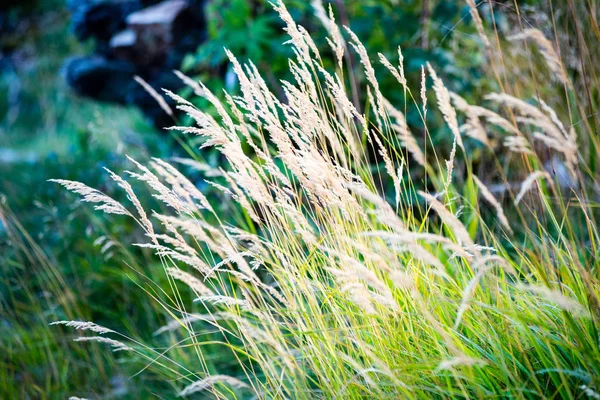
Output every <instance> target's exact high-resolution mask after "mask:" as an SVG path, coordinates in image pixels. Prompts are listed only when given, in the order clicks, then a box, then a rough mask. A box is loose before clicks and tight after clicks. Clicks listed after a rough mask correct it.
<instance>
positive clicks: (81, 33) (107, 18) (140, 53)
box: [65, 0, 207, 127]
mask: <svg viewBox="0 0 600 400" xmlns="http://www.w3.org/2000/svg"><path fill="white" fill-rule="evenodd" d="M204 3H205V1H204V0H164V1H155V0H109V1H103V0H70V1H69V4H70V8H71V9H72V10H73V27H74V30H75V32H76V33H77V35H78V37H79V38H80V39H86V38H90V37H93V38H95V39H96V44H97V48H96V55H94V56H89V57H81V58H77V59H73V60H70V61H69V62H68V63H67V64H66V65H65V75H66V79H67V82H68V83H69V85H70V86H72V87H73V88H74V89H75V91H76V92H77V93H79V94H80V95H83V96H87V97H91V98H94V99H98V100H102V101H109V102H116V103H120V104H133V105H136V106H138V107H139V108H141V109H142V111H143V112H144V114H145V115H146V116H147V117H148V118H149V119H150V120H151V121H152V122H153V123H154V124H155V125H156V126H158V127H163V126H166V125H171V124H172V123H173V121H172V120H171V117H169V116H168V115H166V114H165V113H164V111H163V110H162V109H161V108H160V107H159V106H158V104H156V101H155V100H154V99H153V98H152V97H151V96H150V95H148V93H146V92H145V91H144V89H143V88H142V87H141V86H140V85H138V84H137V83H136V82H135V81H134V80H133V77H134V76H135V75H139V76H141V77H142V78H144V80H146V81H147V82H148V83H149V84H150V85H151V86H152V87H154V88H155V89H156V90H157V91H158V92H160V89H161V88H168V89H170V90H178V89H179V88H181V86H182V84H181V82H180V81H179V80H178V79H177V78H176V77H175V76H174V75H173V73H172V70H173V69H178V68H179V67H180V63H181V60H182V59H183V57H184V56H185V55H186V54H188V53H190V52H193V51H195V50H196V48H197V46H198V45H199V44H201V43H202V42H203V41H204V40H206V36H207V34H206V23H205V19H204ZM169 101H170V100H169Z"/></svg>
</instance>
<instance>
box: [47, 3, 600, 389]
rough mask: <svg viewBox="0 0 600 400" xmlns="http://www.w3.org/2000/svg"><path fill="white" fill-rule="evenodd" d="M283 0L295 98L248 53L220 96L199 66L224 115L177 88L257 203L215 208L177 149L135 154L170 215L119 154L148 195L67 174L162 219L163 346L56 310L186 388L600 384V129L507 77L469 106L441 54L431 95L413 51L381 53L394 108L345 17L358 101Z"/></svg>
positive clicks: (234, 193)
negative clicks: (477, 155)
mask: <svg viewBox="0 0 600 400" xmlns="http://www.w3.org/2000/svg"><path fill="white" fill-rule="evenodd" d="M468 3H469V4H471V5H472V6H473V8H472V13H473V17H474V20H475V21H476V22H477V21H478V20H477V16H478V14H477V10H476V8H475V7H474V3H473V2H472V1H468ZM275 8H276V10H277V11H278V13H279V14H280V16H281V18H282V20H283V21H284V23H285V25H286V31H287V33H288V35H289V36H290V38H291V40H290V41H291V44H292V48H293V50H294V53H295V58H294V59H291V60H290V61H289V69H290V72H291V74H292V75H293V76H294V77H295V82H287V81H284V82H282V87H283V90H284V92H285V99H286V101H285V102H284V101H282V100H280V99H279V98H278V97H277V96H276V95H275V94H274V93H273V92H272V91H271V90H270V89H269V87H268V85H267V84H266V83H265V81H264V80H263V79H262V77H261V75H260V73H259V71H258V69H257V68H255V67H254V66H253V65H252V64H249V65H240V64H239V63H238V61H237V60H236V58H235V57H234V56H233V55H232V54H231V53H228V57H229V58H230V61H231V63H232V65H233V69H234V71H235V73H236V74H237V78H238V80H239V83H240V88H241V95H240V96H236V97H231V96H229V95H225V98H226V103H225V104H222V103H221V102H220V101H219V100H218V98H217V97H216V96H215V95H214V94H212V93H211V92H210V91H209V90H208V89H207V88H206V87H205V86H203V85H202V84H196V83H192V85H193V86H196V87H195V90H194V91H195V92H196V93H199V94H201V95H202V96H203V97H204V98H205V99H206V100H207V101H208V102H210V103H211V104H212V105H213V106H214V108H215V109H216V110H217V112H218V115H219V117H218V118H213V117H211V116H210V115H208V114H207V113H205V112H204V111H202V110H200V109H198V108H196V107H194V106H193V105H192V104H191V103H189V102H188V101H187V100H185V99H182V98H180V97H178V96H177V95H174V94H172V93H168V94H169V95H170V96H172V97H173V98H174V99H175V100H176V101H178V102H179V108H180V109H182V110H184V111H185V112H187V113H188V114H189V116H190V117H191V118H192V119H193V120H194V121H195V123H196V124H195V126H193V127H174V128H172V129H174V130H178V131H181V132H184V133H187V134H193V135H198V136H200V137H202V138H203V140H204V142H203V145H202V147H214V148H216V149H218V151H219V152H220V153H221V154H222V155H223V157H224V158H225V159H226V160H227V166H226V167H221V168H218V169H215V168H212V167H209V166H206V165H203V164H200V163H198V162H195V161H186V162H185V163H186V164H188V165H190V166H194V167H196V168H197V169H200V170H202V171H204V172H205V173H206V174H207V179H208V180H209V182H210V184H211V185H212V186H214V187H216V188H217V189H219V190H221V191H222V192H223V193H224V195H226V196H228V197H230V198H231V199H233V200H234V201H235V202H236V203H237V204H238V205H239V209H238V210H239V213H235V214H233V215H225V214H224V213H222V212H218V208H217V207H216V206H215V204H211V202H210V201H209V199H207V198H206V196H205V195H204V194H203V193H202V192H201V191H199V190H198V189H197V188H196V186H195V185H194V184H193V183H192V182H190V181H189V180H188V179H186V177H185V176H184V175H183V174H182V173H181V172H180V171H179V170H177V169H176V168H175V167H173V166H172V165H170V164H168V163H167V162H165V161H162V160H159V159H155V160H152V161H150V162H149V165H148V166H144V165H142V164H140V163H138V162H136V161H134V160H131V161H132V163H133V165H134V170H133V171H129V172H128V175H129V177H130V178H132V179H133V180H135V181H140V182H143V183H145V184H146V185H147V186H148V187H149V188H150V189H151V190H152V192H153V194H154V196H155V197H156V198H157V199H158V200H159V201H161V202H162V203H164V204H165V205H166V206H168V207H169V208H170V209H171V210H172V213H171V214H165V213H158V212H148V211H146V210H145V207H144V205H142V204H141V202H140V201H139V200H138V198H137V196H136V194H135V192H134V189H133V188H132V186H131V184H130V183H129V182H128V181H127V180H125V179H123V178H122V177H120V176H119V175H117V174H115V173H113V172H111V171H108V173H109V174H110V176H111V177H112V178H113V179H114V180H115V182H116V183H117V184H118V185H119V186H120V187H121V188H122V189H123V190H124V191H125V192H126V193H127V195H128V198H129V200H130V205H124V204H121V203H118V202H116V201H115V200H113V199H112V198H111V197H109V196H107V195H105V194H104V193H102V192H100V191H98V190H96V189H93V188H90V187H88V186H86V185H84V184H82V183H78V182H72V181H65V180H56V182H58V183H59V184H62V185H63V186H65V187H66V188H67V189H70V190H72V191H74V192H76V193H78V194H80V195H81V196H82V199H83V200H84V201H87V202H91V203H93V204H94V205H95V208H96V209H99V210H101V211H104V212H106V213H109V214H118V215H125V216H128V217H130V218H133V219H135V220H136V221H137V222H138V224H139V225H140V227H141V229H142V230H143V231H144V232H145V235H146V237H147V239H148V240H147V242H145V243H139V244H137V245H138V246H141V247H144V248H148V249H151V250H152V251H154V252H155V253H156V255H157V256H158V257H160V260H161V262H162V264H163V266H164V273H165V274H166V275H167V276H168V278H169V285H168V286H166V285H165V286H162V287H161V286H155V285H153V284H152V283H148V284H147V286H145V287H144V289H145V290H146V291H147V292H148V293H149V295H150V296H151V297H152V298H153V300H154V301H157V302H159V303H160V304H161V305H162V307H163V308H164V310H165V315H168V316H169V321H168V323H167V324H166V325H165V326H163V327H162V328H160V329H159V330H158V331H157V332H156V340H157V343H161V345H160V347H155V346H148V345H145V344H143V343H141V342H139V341H136V340H132V339H130V338H129V337H127V336H126V335H123V334H119V333H117V332H116V331H115V329H116V328H115V329H113V328H110V329H109V328H105V327H101V326H98V325H96V324H93V323H91V322H81V321H59V322H57V324H64V325H68V326H71V327H73V328H76V329H79V330H82V331H84V332H85V331H90V332H89V333H90V335H89V336H83V337H82V338H80V339H78V340H79V341H98V342H101V343H106V344H107V345H108V346H110V347H112V348H113V349H114V350H115V351H116V350H119V351H123V352H125V354H126V353H127V352H133V353H136V354H137V355H138V356H140V357H143V358H145V359H147V360H148V364H149V365H153V366H157V367H159V368H161V369H162V370H164V371H165V374H166V376H168V377H170V378H177V379H178V380H179V382H178V384H177V386H178V388H179V395H180V396H188V395H191V394H194V393H198V392H203V391H207V392H209V393H212V395H214V396H215V397H217V398H237V397H242V398H247V397H250V396H255V397H260V398H294V399H312V398H454V397H463V398H486V397H491V396H498V397H516V398H537V397H559V398H574V397H580V396H583V395H587V396H590V397H597V396H598V394H597V393H596V389H595V388H596V387H597V385H598V382H597V376H596V372H597V371H598V370H599V367H600V351H599V348H598V335H597V321H598V318H599V317H600V311H599V308H598V305H599V304H600V303H599V293H598V279H597V266H598V261H597V260H598V257H597V248H598V247H597V246H598V244H599V242H598V239H597V230H596V223H595V220H596V215H595V214H596V211H595V208H594V207H593V204H592V203H591V200H590V198H591V194H592V192H593V190H595V189H594V186H593V184H591V182H593V179H594V177H595V175H594V174H595V171H590V170H587V169H586V168H585V167H583V165H584V163H583V158H582V157H581V154H580V151H579V148H580V146H581V145H582V144H583V143H595V142H594V141H595V139H594V138H593V137H592V136H591V135H590V136H584V134H585V133H586V131H585V130H584V129H582V131H583V132H579V134H580V137H578V136H577V135H578V132H577V131H576V128H575V127H568V128H567V127H566V126H565V125H564V124H563V123H562V122H561V119H560V118H559V116H558V115H557V113H556V112H555V111H553V109H552V108H551V107H550V106H549V105H547V104H546V103H545V102H543V101H542V100H541V99H538V100H537V101H536V102H535V103H528V102H526V101H523V100H520V99H518V98H517V97H514V96H512V95H510V94H508V93H492V94H490V95H488V96H487V100H486V102H485V103H484V104H485V107H484V106H483V105H477V106H476V105H470V104H468V103H467V102H466V101H465V100H463V99H462V98H461V97H459V96H458V95H457V94H455V93H451V92H449V91H448V89H446V87H445V86H444V83H443V82H442V79H441V78H440V77H439V76H438V75H437V74H436V71H435V70H434V69H433V68H432V67H431V66H429V65H427V66H423V69H422V74H423V86H422V88H421V89H420V92H419V93H417V92H413V89H412V88H410V87H408V85H407V84H406V80H405V77H404V70H403V57H402V53H401V51H400V50H399V56H400V57H399V65H398V66H396V65H394V64H395V63H394V64H392V62H391V61H388V60H387V59H385V58H384V57H382V56H380V61H381V63H382V64H383V65H384V66H385V67H386V68H387V69H388V70H389V72H390V74H391V75H392V76H393V77H394V78H395V79H396V80H397V82H398V90H399V91H402V92H403V93H405V94H406V96H405V98H406V99H407V100H406V101H405V103H404V104H400V105H397V104H396V105H394V104H392V103H391V102H389V101H387V100H386V98H384V96H383V95H382V93H381V90H380V88H379V84H378V81H377V79H376V77H375V74H374V69H373V66H372V64H371V60H370V58H369V56H368V54H367V51H366V49H365V48H364V47H363V45H362V44H361V42H360V41H359V39H358V37H356V35H354V34H353V33H352V32H351V31H350V30H347V32H346V34H347V35H346V37H347V38H348V39H347V40H346V39H344V37H343V36H342V33H341V30H340V29H339V28H338V27H337V25H335V24H334V22H333V21H329V22H328V23H329V24H330V25H329V26H328V30H329V33H330V35H331V36H330V38H329V39H330V43H331V46H332V48H333V52H334V54H337V55H338V57H339V60H342V59H343V52H346V51H350V48H353V49H354V50H355V51H356V53H357V55H358V58H359V59H360V62H361V63H362V66H363V67H364V74H365V76H366V79H367V82H368V84H367V85H368V86H367V90H368V92H369V96H368V99H369V100H368V102H367V105H366V107H365V109H366V110H368V111H367V112H365V113H361V112H359V111H358V110H357V109H356V108H355V106H354V105H353V103H352V101H351V100H350V99H349V97H348V96H347V94H346V92H347V91H346V88H345V87H344V79H343V77H342V70H343V62H342V61H339V63H338V64H337V68H336V72H332V71H330V70H328V69H327V68H324V67H323V63H322V60H321V55H320V54H319V52H318V51H317V49H316V47H315V46H314V45H313V41H312V39H311V37H310V36H309V35H308V34H307V32H306V30H304V29H303V28H302V27H301V26H299V25H297V24H296V23H295V22H294V21H293V19H292V18H291V16H290V15H289V13H288V12H287V10H286V8H285V7H284V5H283V4H282V3H281V2H279V3H277V4H276V5H275ZM479 23H481V21H480V20H479ZM480 28H481V33H482V34H483V27H480ZM529 36H531V37H532V38H534V39H535V40H537V42H538V44H541V45H543V44H544V43H545V42H544V41H543V36H542V37H540V36H539V33H537V32H534V31H531V32H529ZM483 43H484V44H485V45H486V46H487V47H488V51H489V53H490V58H491V62H497V61H498V60H497V59H494V57H495V55H494V49H493V46H492V44H490V42H489V41H486V40H483ZM551 49H552V46H550V48H542V51H544V52H545V53H544V55H545V59H546V61H548V62H549V65H550V67H551V68H552V70H553V71H555V73H556V74H557V76H558V77H559V78H560V79H561V81H563V83H564V84H565V86H566V87H567V89H568V86H569V83H568V75H567V74H566V73H565V74H564V76H563V75H562V74H560V72H561V71H563V69H562V68H563V67H562V64H561V61H560V59H559V58H558V57H557V56H556V55H555V54H552V52H551V51H550V50H551ZM426 78H427V79H426ZM427 80H429V81H430V82H433V92H434V93H435V97H436V99H437V110H436V111H434V110H433V109H431V105H429V104H427V96H426V90H427V89H426V86H427V85H426V83H427ZM409 107H411V108H414V109H415V110H417V111H418V113H419V114H420V115H421V117H422V120H423V122H424V121H425V115H426V113H433V112H439V113H440V114H441V115H442V116H443V118H444V120H445V122H446V123H447V125H448V128H449V132H450V134H451V143H452V147H451V151H450V152H449V153H448V154H441V152H440V151H439V149H436V148H435V147H431V146H429V145H428V143H429V139H430V138H429V136H428V131H427V127H426V125H424V126H423V131H424V132H425V140H422V139H421V138H420V137H416V135H415V134H414V133H413V132H411V130H410V129H409V127H408V125H407V124H406V122H405V120H404V112H403V111H400V110H406V109H407V108H409ZM457 111H458V112H460V116H459V115H458V112H457ZM463 115H464V117H463ZM459 118H460V119H461V120H462V119H463V118H464V123H463V124H461V123H460V122H459ZM472 141H477V142H480V143H482V144H483V145H484V146H485V148H486V149H488V152H489V158H490V159H491V160H492V162H490V165H491V166H490V168H493V171H490V172H488V174H487V176H484V175H483V174H481V173H479V176H477V174H476V173H475V172H474V171H475V170H474V168H473V166H472V165H471V162H470V158H469V152H468V151H467V149H469V147H468V145H469V143H470V142H472ZM578 141H579V144H578ZM501 146H505V147H507V148H508V150H509V151H511V152H512V153H513V154H514V155H515V156H516V157H515V158H517V160H516V161H514V160H513V161H512V162H511V163H510V168H511V171H510V172H511V175H512V176H516V177H518V176H521V177H523V178H524V179H523V181H522V184H520V185H519V186H517V187H513V185H511V184H509V181H508V178H507V176H506V171H504V170H503V168H502V167H501V164H500V163H498V162H497V161H498V160H497V159H495V156H494V152H495V151H498V148H500V147H501ZM591 151H594V150H593V149H592V150H591ZM548 152H550V153H552V157H553V158H552V162H553V163H554V164H552V165H554V168H553V169H551V170H550V171H547V170H545V169H544V166H543V165H544V159H543V157H545V155H546V154H548ZM559 169H560V171H558V170H559ZM586 171H587V172H586ZM551 172H552V173H553V174H551ZM415 177H416V178H415ZM492 184H494V186H492ZM490 211H491V212H490ZM150 278H152V277H150ZM154 279H157V277H155V278H154ZM190 294H191V296H190ZM192 299H193V301H192ZM215 348H217V349H219V353H215V352H214V349H215ZM210 349H212V350H210ZM209 350H210V351H209ZM215 354H218V356H217V357H215V356H214V355H215Z"/></svg>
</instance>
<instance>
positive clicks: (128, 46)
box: [109, 29, 137, 62]
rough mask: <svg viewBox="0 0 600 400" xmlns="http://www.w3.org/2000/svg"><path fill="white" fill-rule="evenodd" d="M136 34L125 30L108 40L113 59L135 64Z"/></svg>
mask: <svg viewBox="0 0 600 400" xmlns="http://www.w3.org/2000/svg"><path fill="white" fill-rule="evenodd" d="M136 43H137V34H136V33H135V32H134V31H133V30H131V29H125V30H123V31H121V32H119V33H117V34H116V35H115V36H113V37H112V38H111V39H110V42H109V47H110V49H111V53H112V54H113V55H114V56H115V58H119V59H122V60H127V61H131V62H135V59H136V57H135V55H136V51H135V45H136Z"/></svg>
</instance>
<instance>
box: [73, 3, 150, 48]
mask: <svg viewBox="0 0 600 400" xmlns="http://www.w3.org/2000/svg"><path fill="white" fill-rule="evenodd" d="M69 3H70V4H69V5H70V8H71V9H72V10H73V17H72V23H73V31H74V32H75V35H77V37H78V38H79V39H80V40H86V39H88V38H95V39H96V40H97V41H98V42H99V44H106V43H108V42H109V40H110V38H111V37H112V36H113V35H114V34H115V33H117V32H119V31H120V30H122V29H124V28H125V25H126V23H125V19H126V18H127V16H128V15H129V14H131V13H132V12H135V11H137V10H140V9H141V8H142V4H141V3H140V1H139V0H113V1H103V2H101V1H97V0H78V1H70V2H69Z"/></svg>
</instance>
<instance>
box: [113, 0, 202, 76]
mask: <svg viewBox="0 0 600 400" xmlns="http://www.w3.org/2000/svg"><path fill="white" fill-rule="evenodd" d="M126 22H127V27H128V29H129V30H131V31H133V32H134V33H135V45H134V46H133V47H132V51H131V54H129V55H128V56H129V57H127V58H128V59H131V58H132V57H134V58H135V59H136V63H137V64H139V65H147V66H151V65H163V64H165V63H166V62H167V61H168V59H169V53H171V52H172V51H173V50H174V49H175V48H177V47H179V46H180V44H179V42H180V41H184V39H185V37H186V36H188V37H191V38H192V41H193V42H194V43H195V45H196V46H197V45H198V44H199V43H200V42H201V41H202V40H203V39H204V37H203V36H204V35H199V34H198V27H199V26H200V27H202V26H203V25H204V22H203V19H202V18H201V17H199V16H198V15H197V13H196V11H195V8H194V7H192V4H191V3H190V2H189V1H187V0H167V1H163V2H161V3H159V4H156V5H154V6H151V7H147V8H144V9H142V10H140V11H137V12H134V13H132V14H130V15H129V16H128V17H127V20H126ZM191 50H194V49H193V48H188V51H191ZM121 54H123V53H121ZM125 55H126V56H127V54H125ZM178 61H180V60H178Z"/></svg>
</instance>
